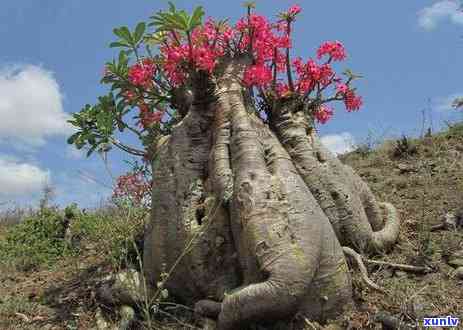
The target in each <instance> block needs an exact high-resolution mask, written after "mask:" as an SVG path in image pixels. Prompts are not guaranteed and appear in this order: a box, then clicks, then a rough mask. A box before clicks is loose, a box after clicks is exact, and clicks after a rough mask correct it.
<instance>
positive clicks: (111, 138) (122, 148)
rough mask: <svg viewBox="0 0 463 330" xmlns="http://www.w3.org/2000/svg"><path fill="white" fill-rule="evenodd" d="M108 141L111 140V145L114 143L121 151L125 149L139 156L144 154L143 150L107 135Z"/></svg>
mask: <svg viewBox="0 0 463 330" xmlns="http://www.w3.org/2000/svg"><path fill="white" fill-rule="evenodd" d="M109 142H111V143H112V144H113V145H115V146H116V147H118V148H119V149H121V150H122V151H125V152H127V153H129V154H131V155H134V156H140V157H143V156H144V155H145V152H144V151H142V150H139V149H136V148H133V147H129V146H127V145H125V144H123V143H122V142H120V141H119V140H117V139H115V138H113V137H109Z"/></svg>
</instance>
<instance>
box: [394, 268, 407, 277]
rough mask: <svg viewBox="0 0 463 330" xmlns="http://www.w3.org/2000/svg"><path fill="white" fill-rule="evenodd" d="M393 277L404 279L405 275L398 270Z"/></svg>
mask: <svg viewBox="0 0 463 330" xmlns="http://www.w3.org/2000/svg"><path fill="white" fill-rule="evenodd" d="M395 276H397V277H406V276H407V273H406V272H404V271H401V270H398V271H396V272H395Z"/></svg>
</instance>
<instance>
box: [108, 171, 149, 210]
mask: <svg viewBox="0 0 463 330" xmlns="http://www.w3.org/2000/svg"><path fill="white" fill-rule="evenodd" d="M151 185H152V183H151V182H147V181H146V178H145V176H144V175H143V173H141V172H136V173H127V174H126V175H121V176H120V177H119V178H117V180H116V186H115V187H114V190H113V197H115V198H128V199H129V200H131V201H132V202H135V203H140V202H141V201H142V200H143V199H144V198H146V197H149V194H150V188H151Z"/></svg>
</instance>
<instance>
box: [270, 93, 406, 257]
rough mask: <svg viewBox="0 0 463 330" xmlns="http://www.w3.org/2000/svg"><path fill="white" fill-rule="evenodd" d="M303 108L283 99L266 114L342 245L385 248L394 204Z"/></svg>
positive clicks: (391, 238) (392, 236)
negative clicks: (378, 195)
mask: <svg viewBox="0 0 463 330" xmlns="http://www.w3.org/2000/svg"><path fill="white" fill-rule="evenodd" d="M302 108H303V105H302V104H300V103H298V102H297V101H292V100H285V101H283V103H282V104H280V105H279V106H277V107H275V109H274V110H273V112H272V114H271V116H270V122H271V127H272V128H273V129H274V130H275V131H276V133H277V135H278V137H279V139H280V141H281V143H282V144H283V146H284V148H285V149H286V150H287V151H288V153H289V155H290V156H291V158H292V160H293V162H294V164H295V166H296V168H297V170H298V172H299V173H300V175H301V177H302V178H303V179H304V181H305V183H306V184H307V187H308V188H309V189H310V191H311V192H312V194H313V195H314V196H315V198H316V199H317V201H318V203H319V205H320V206H321V208H322V209H323V211H324V212H325V214H326V215H327V216H328V218H329V219H330V222H331V224H332V226H333V228H334V230H335V232H336V236H337V237H338V239H339V240H340V242H341V244H343V245H350V246H352V247H354V248H355V249H357V250H358V251H359V252H381V251H384V250H387V249H389V248H390V247H391V246H392V245H393V244H394V243H395V241H396V240H397V237H398V235H399V225H400V222H399V218H398V215H397V212H396V210H395V208H394V207H393V206H392V205H391V204H388V203H381V204H380V203H378V202H377V201H376V199H375V197H374V195H373V194H372V192H371V191H370V189H369V187H368V186H367V185H366V183H365V182H364V181H363V180H362V179H361V178H360V177H359V176H358V175H357V174H356V173H355V172H354V171H353V170H352V168H350V167H349V166H347V165H344V164H342V163H341V161H340V160H339V159H338V158H337V157H335V156H334V155H333V154H332V153H331V152H329V151H328V150H327V149H326V148H325V147H324V146H323V145H322V143H321V142H320V140H319V138H318V136H317V134H316V132H315V130H314V129H313V125H311V124H310V122H309V120H308V118H307V116H306V115H304V113H303V111H302ZM381 208H382V209H381ZM385 219H388V221H385Z"/></svg>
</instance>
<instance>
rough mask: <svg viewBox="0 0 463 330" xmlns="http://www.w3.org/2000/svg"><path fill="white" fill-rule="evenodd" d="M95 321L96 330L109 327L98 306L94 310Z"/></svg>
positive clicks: (106, 329)
mask: <svg viewBox="0 0 463 330" xmlns="http://www.w3.org/2000/svg"><path fill="white" fill-rule="evenodd" d="M95 322H96V327H97V329H98V330H108V329H110V328H111V326H110V324H109V323H108V321H106V319H105V318H104V316H103V313H102V311H101V309H100V308H98V309H97V310H96V314H95Z"/></svg>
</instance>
